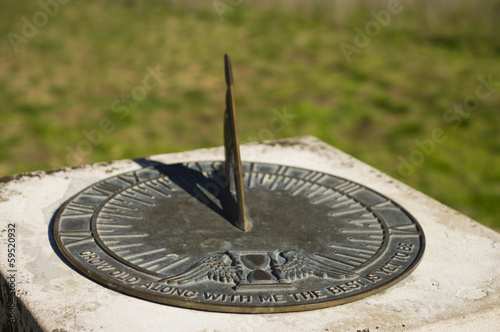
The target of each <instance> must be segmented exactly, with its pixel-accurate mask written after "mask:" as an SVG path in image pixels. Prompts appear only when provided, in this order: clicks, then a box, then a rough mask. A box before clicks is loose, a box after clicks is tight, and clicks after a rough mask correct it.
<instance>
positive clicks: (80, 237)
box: [59, 231, 94, 247]
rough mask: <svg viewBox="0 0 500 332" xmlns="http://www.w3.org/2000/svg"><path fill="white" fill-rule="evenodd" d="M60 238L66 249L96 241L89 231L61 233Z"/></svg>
mask: <svg viewBox="0 0 500 332" xmlns="http://www.w3.org/2000/svg"><path fill="white" fill-rule="evenodd" d="M59 237H60V238H61V242H62V243H63V244H64V246H66V247H69V246H73V245H76V244H80V243H84V242H89V241H93V240H94V237H93V236H92V233H91V232H89V231H73V232H70V231H67V232H66V231H61V232H59Z"/></svg>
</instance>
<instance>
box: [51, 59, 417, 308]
mask: <svg viewBox="0 0 500 332" xmlns="http://www.w3.org/2000/svg"><path fill="white" fill-rule="evenodd" d="M225 74H226V75H225V77H226V85H227V92H226V110H225V112H224V148H225V159H224V160H213V161H198V162H186V163H179V164H171V165H167V164H162V163H153V162H152V163H151V165H150V166H148V167H143V168H140V169H137V170H135V171H131V172H127V173H123V174H120V175H116V176H113V177H110V178H108V179H105V180H102V181H99V182H97V183H95V184H93V185H91V186H89V187H88V188H86V189H84V190H82V191H81V192H79V193H77V194H76V195H75V196H73V197H72V198H71V199H69V200H68V201H67V202H66V203H65V204H64V205H63V206H62V207H61V208H60V209H59V211H58V212H57V215H56V218H55V223H54V237H55V239H56V243H57V246H58V248H59V249H60V251H61V252H62V254H63V256H64V257H65V258H66V259H67V260H68V262H69V263H70V264H71V265H72V266H74V267H75V268H76V269H77V270H78V271H79V272H81V273H82V274H83V275H85V276H87V277H88V278H90V279H92V280H94V281H95V282H97V283H99V284H101V285H103V286H106V287H109V288H111V289H114V290H116V291H119V292H121V293H125V294H128V295H132V296H135V297H138V298H141V299H146V300H150V301H154V302H158V303H162V304H167V305H173V306H179V307H185V308H193V309H201V310H209V311H219V312H236V313H275V312H289V311H302V310H310V309H316V308H324V307H329V306H333V305H338V304H342V303H346V302H351V301H354V300H357V299H360V298H363V297H366V296H369V295H372V294H374V293H376V292H380V291H382V290H384V289H386V288H388V287H390V286H392V285H394V284H395V283H397V282H399V281H400V280H402V279H403V278H404V277H406V276H407V275H409V274H410V273H411V272H412V271H413V270H414V269H415V267H416V266H417V264H418V262H419V260H420V259H421V257H422V254H423V251H424V246H425V240H424V234H423V231H422V228H421V227H420V225H419V223H418V222H417V221H416V220H415V218H413V217H412V216H411V215H410V214H409V213H408V212H407V211H406V210H405V209H404V208H403V207H401V206H400V205H398V204H397V203H396V202H394V201H393V200H392V199H389V198H387V197H385V196H384V195H382V194H380V193H378V192H376V191H375V190H372V189H370V188H367V187H365V186H363V185H361V184H358V183H356V182H353V181H351V180H347V179H344V178H341V177H338V176H335V175H333V174H326V173H321V172H317V171H314V170H308V169H301V168H296V167H291V166H287V165H282V164H264V163H256V162H245V161H243V162H242V161H241V159H242V158H241V157H240V150H239V143H238V133H237V125H236V116H235V105H234V98H233V77H232V69H231V63H230V60H229V57H228V56H227V55H226V56H225ZM243 157H244V156H243ZM243 159H244V158H243ZM96 287H100V286H97V285H96Z"/></svg>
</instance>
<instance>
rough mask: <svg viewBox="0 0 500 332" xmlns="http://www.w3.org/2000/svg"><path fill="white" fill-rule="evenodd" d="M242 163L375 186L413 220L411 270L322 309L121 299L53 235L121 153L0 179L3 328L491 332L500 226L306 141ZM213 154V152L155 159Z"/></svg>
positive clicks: (498, 309) (124, 165) (495, 320)
mask: <svg viewBox="0 0 500 332" xmlns="http://www.w3.org/2000/svg"><path fill="white" fill-rule="evenodd" d="M241 154H242V159H243V160H247V161H257V162H267V163H282V164H286V165H290V166H295V167H303V168H308V169H314V170H317V171H321V172H326V173H331V174H333V175H337V176H340V177H344V178H346V179H350V180H353V181H356V182H358V183H361V184H363V185H365V186H367V187H370V188H372V189H375V190H377V191H378V192H381V193H382V194H383V195H385V196H388V197H389V198H391V199H393V200H394V201H396V202H397V203H399V204H400V205H402V206H404V207H405V208H406V209H407V210H408V211H409V212H410V213H411V214H412V215H413V216H414V217H415V218H416V219H417V220H418V221H419V222H420V224H421V225H422V227H423V229H424V232H425V235H426V241H427V244H426V251H425V254H424V257H423V259H422V261H421V263H420V265H419V266H418V267H417V269H416V270H415V271H414V272H413V273H412V274H411V275H410V276H409V277H408V278H406V279H405V280H403V281H402V282H401V283H399V284H397V285H395V286H393V287H391V288H389V289H388V290H386V291H384V292H381V293H378V294H376V295H373V296H371V297H368V298H366V299H362V300H359V301H357V302H353V303H349V304H344V305H341V306H337V307H331V308H328V309H320V310H314V311H308V312H299V313H287V314H271V315H242V314H222V313H210V312H203V311H195V310H188V309H182V308H175V307H170V306H166V305H160V304H155V303H151V302H148V301H144V300H140V299H136V298H134V297H131V296H127V295H122V294H119V293H117V292H115V291H112V290H109V289H107V288H105V287H103V286H100V285H98V284H96V283H94V282H92V281H91V280H89V279H87V278H86V277H84V276H82V275H80V274H78V273H76V272H75V271H73V270H72V269H71V267H69V266H68V265H67V264H66V263H65V262H64V261H63V260H61V258H60V257H58V256H57V255H56V254H55V252H54V249H53V248H52V246H51V243H50V240H49V238H50V236H49V223H50V221H51V218H52V217H53V215H54V213H55V211H56V210H57V208H59V206H60V205H61V204H62V203H63V202H64V201H65V200H67V199H68V198H69V197H71V196H72V195H73V194H75V193H77V192H78V191H80V190H81V189H83V188H85V187H87V186H88V185H90V184H92V183H93V182H95V181H98V180H101V179H104V178H107V177H110V176H112V175H115V174H119V173H122V172H126V171H130V170H134V169H137V168H139V165H138V163H136V162H134V161H131V160H125V161H117V162H113V163H106V164H95V165H88V166H84V167H80V168H75V169H67V170H61V171H55V172H50V174H49V173H46V172H38V173H30V174H27V175H21V176H17V177H14V178H10V179H6V178H4V179H2V180H0V225H1V227H0V248H1V249H0V252H1V255H0V256H1V257H0V259H1V261H0V272H1V279H2V282H1V283H2V285H1V287H2V288H1V291H2V296H1V297H0V305H1V306H2V311H1V314H0V326H1V328H2V331H9V330H13V331H16V330H26V331H28V330H30V328H33V329H34V330H37V329H42V330H44V331H291V330H295V331H357V330H360V331H363V330H365V331H366V330H370V331H393V330H394V331H412V330H421V331H454V330H459V331H497V330H498V329H499V326H500V295H499V294H500V234H498V233H496V232H494V231H492V230H490V229H488V228H486V227H484V226H481V225H480V224H478V223H477V222H475V221H473V220H471V219H470V218H468V217H466V216H464V215H462V214H460V213H458V212H456V211H454V210H452V209H450V208H448V207H446V206H444V205H442V204H440V203H439V202H437V201H435V200H433V199H431V198H429V197H427V196H425V195H423V194H422V193H420V192H418V191H416V190H414V189H412V188H409V187H407V186H406V185H404V184H402V183H400V182H398V181H397V180H395V179H393V178H391V177H389V176H387V175H385V174H383V173H381V172H379V171H377V170H376V169H373V168H372V167H370V166H368V165H366V164H363V163H362V162H360V161H358V160H356V159H354V158H352V157H351V156H349V155H347V154H345V153H343V152H341V151H339V150H337V149H335V148H333V147H331V146H328V145H327V144H325V143H323V142H321V141H318V140H317V139H315V138H312V137H302V138H294V139H288V140H282V141H274V142H268V143H263V144H250V145H245V146H242V148H241ZM150 159H152V160H157V161H161V162H163V163H176V162H181V161H182V162H184V161H194V160H215V159H218V160H222V159H223V150H222V148H214V149H204V150H197V151H192V152H185V153H177V154H168V155H158V156H153V157H151V158H150ZM9 223H15V225H16V245H17V247H16V250H17V257H16V259H17V266H16V268H17V272H16V294H17V306H16V314H17V323H18V325H17V326H14V325H12V324H10V323H9V322H8V320H7V319H8V317H7V316H6V315H5V314H4V313H6V309H5V307H6V306H7V305H8V304H9V303H8V300H9V299H8V298H7V295H8V294H7V292H6V288H7V283H6V278H7V277H8V273H7V269H8V266H7V250H6V249H7V233H8V232H7V228H8V224H9Z"/></svg>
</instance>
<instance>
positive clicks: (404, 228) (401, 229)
mask: <svg viewBox="0 0 500 332" xmlns="http://www.w3.org/2000/svg"><path fill="white" fill-rule="evenodd" d="M389 234H390V235H394V236H419V235H420V232H419V231H418V230H417V229H416V227H415V225H413V224H411V225H401V226H392V227H389Z"/></svg>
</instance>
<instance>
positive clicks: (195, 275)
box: [159, 254, 243, 284]
mask: <svg viewBox="0 0 500 332" xmlns="http://www.w3.org/2000/svg"><path fill="white" fill-rule="evenodd" d="M232 263H233V262H232V260H231V258H230V257H229V256H228V255H226V254H214V255H211V256H209V257H206V258H203V259H202V260H200V261H198V263H196V264H194V265H193V266H191V267H190V268H189V269H187V270H186V271H184V272H182V273H180V274H178V275H176V276H173V277H169V278H164V279H161V280H159V282H167V283H169V284H175V283H176V284H184V283H187V282H190V281H201V280H203V279H204V278H205V277H208V279H209V280H213V281H219V282H222V283H231V282H233V283H238V282H239V281H240V280H241V279H242V274H243V271H242V268H241V266H237V265H236V266H235V265H232Z"/></svg>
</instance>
